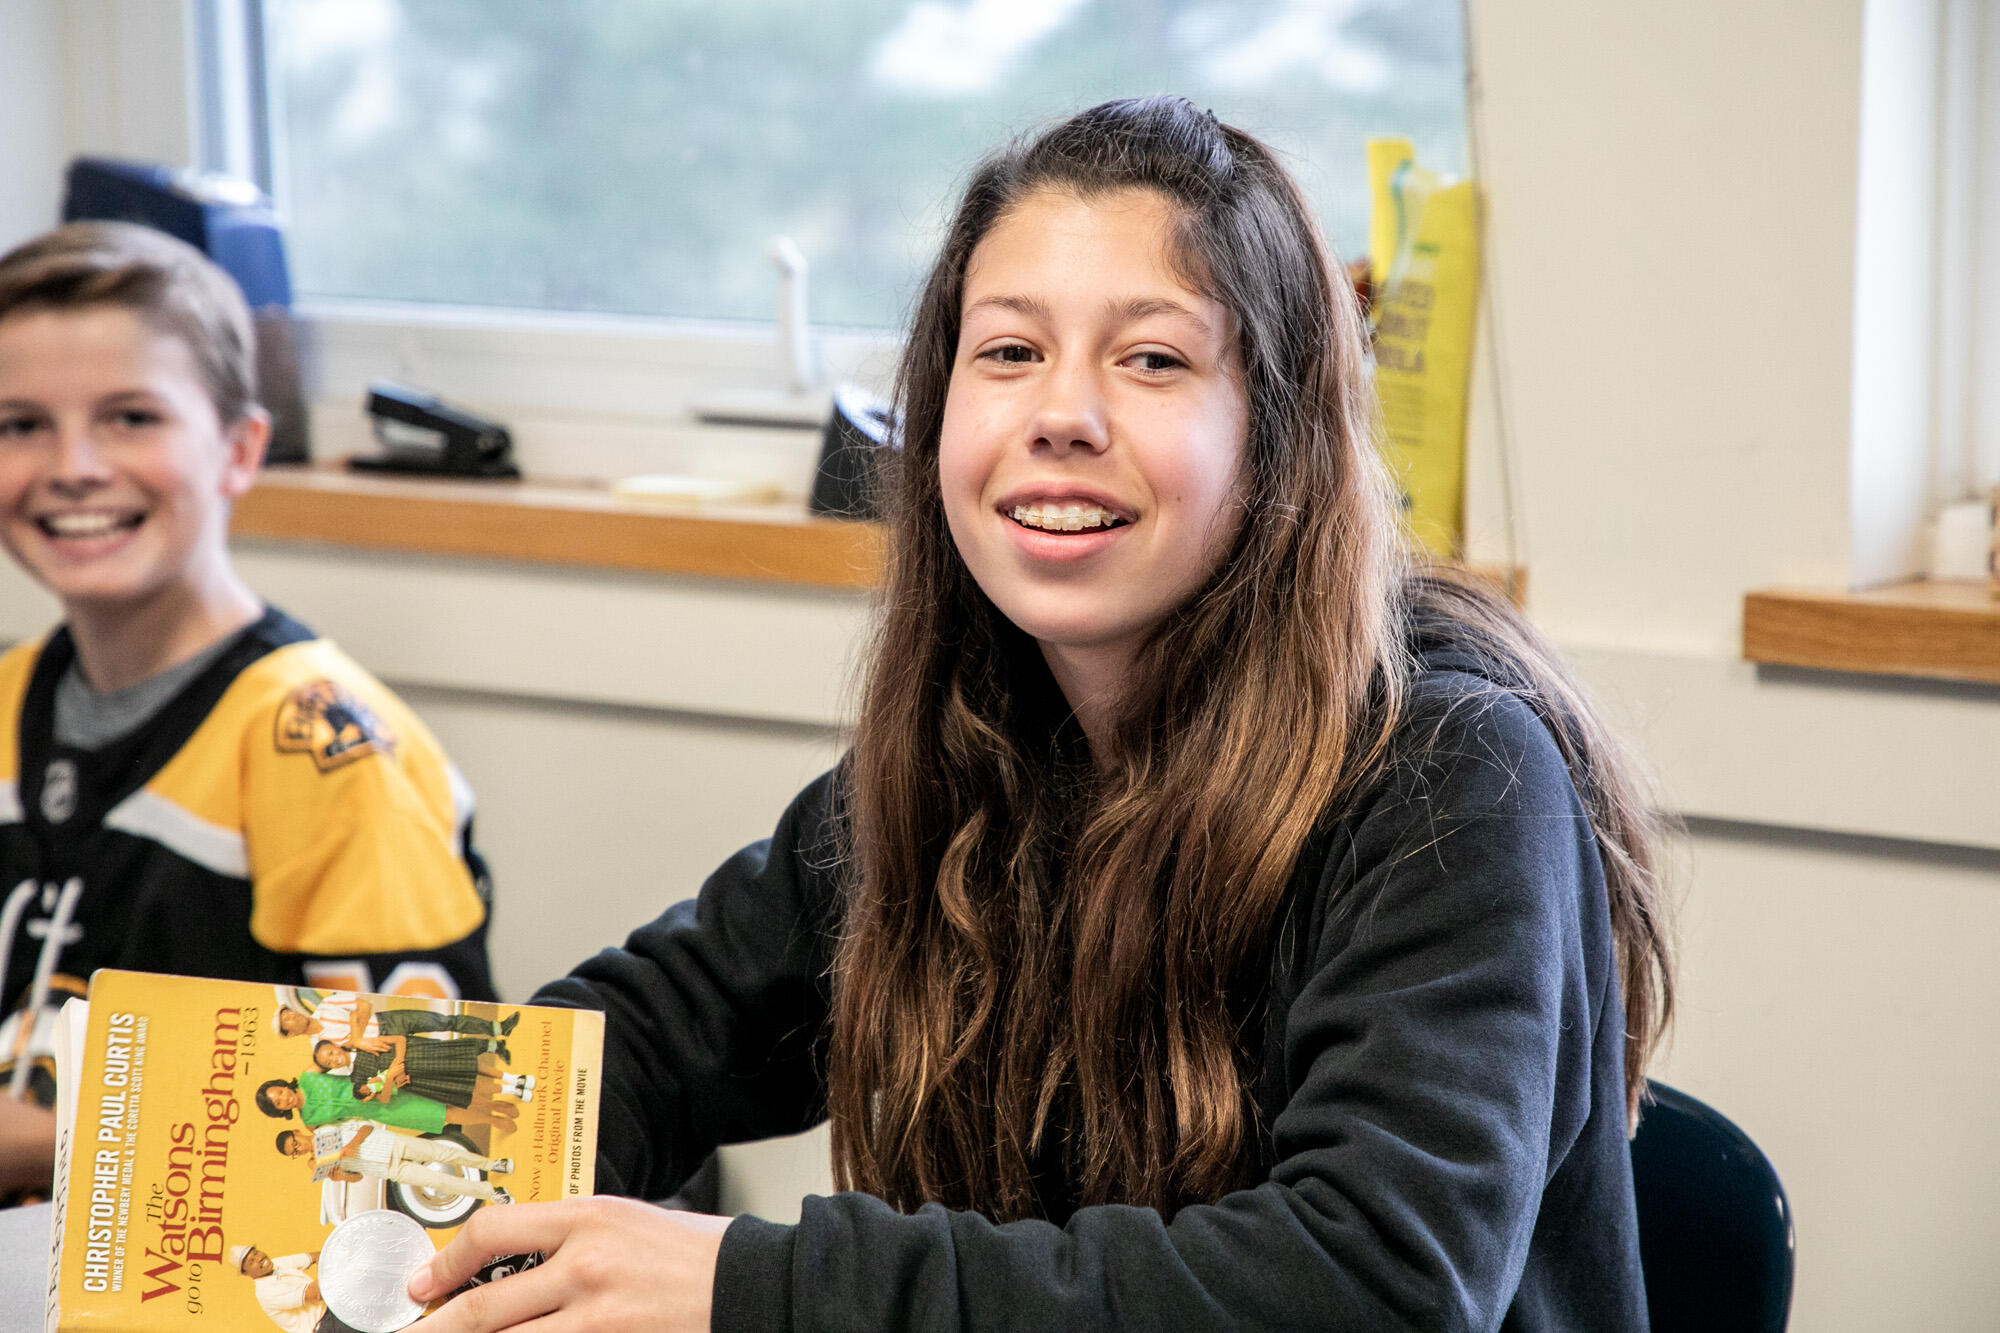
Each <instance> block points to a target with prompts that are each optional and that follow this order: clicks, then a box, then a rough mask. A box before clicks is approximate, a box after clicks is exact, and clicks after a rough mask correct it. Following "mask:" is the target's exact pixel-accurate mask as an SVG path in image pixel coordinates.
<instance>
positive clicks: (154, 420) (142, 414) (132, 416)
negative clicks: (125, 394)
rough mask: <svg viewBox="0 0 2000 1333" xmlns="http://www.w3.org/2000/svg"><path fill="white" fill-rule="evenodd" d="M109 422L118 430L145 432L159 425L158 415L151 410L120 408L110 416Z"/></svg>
mask: <svg viewBox="0 0 2000 1333" xmlns="http://www.w3.org/2000/svg"><path fill="white" fill-rule="evenodd" d="M111 421H112V424H113V425H115V426H117V427H118V428H119V429H120V430H145V429H146V428H147V427H149V426H157V425H159V424H160V414H159V413H158V412H155V411H153V410H152V409H151V408H145V407H121V408H119V409H118V410H117V411H116V412H113V413H112V414H111Z"/></svg>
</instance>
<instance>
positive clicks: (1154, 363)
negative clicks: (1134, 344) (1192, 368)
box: [1127, 352, 1187, 375]
mask: <svg viewBox="0 0 2000 1333" xmlns="http://www.w3.org/2000/svg"><path fill="white" fill-rule="evenodd" d="M1127 360H1129V361H1131V362H1132V363H1133V364H1135V365H1137V366H1138V368H1139V369H1140V370H1143V371H1147V372H1148V373H1151V374H1155V375H1158V374H1161V373H1163V372H1165V371H1169V370H1179V369H1180V368H1181V367H1182V366H1184V365H1186V364H1187V363H1186V362H1185V361H1182V360H1181V359H1180V358H1179V357H1177V356H1175V355H1173V354H1172V353H1171V352H1134V353H1133V354H1132V355H1131V356H1130V357H1128V358H1127Z"/></svg>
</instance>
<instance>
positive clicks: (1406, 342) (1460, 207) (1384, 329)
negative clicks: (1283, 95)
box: [1368, 139, 1479, 559]
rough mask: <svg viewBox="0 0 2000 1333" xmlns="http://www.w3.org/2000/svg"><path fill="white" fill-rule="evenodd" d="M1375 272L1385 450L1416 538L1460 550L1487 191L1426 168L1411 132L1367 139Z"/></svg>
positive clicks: (1444, 550)
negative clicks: (1482, 207) (1483, 194)
mask: <svg viewBox="0 0 2000 1333" xmlns="http://www.w3.org/2000/svg"><path fill="white" fill-rule="evenodd" d="M1368 176H1369V185H1370V188H1371V190H1372V191H1373V196H1374V213H1373V216H1372V219H1371V226H1370V232H1369V243H1370V246H1371V248H1372V252H1371V254H1370V256H1369V270H1370V272H1369V276H1370V278H1371V280H1372V282H1373V285H1374V291H1375V305H1374V310H1373V312H1372V317H1371V323H1372V325H1373V332H1374V345H1375V389H1376V393H1377V395H1378V397H1379V398H1380V399H1381V403H1382V427H1383V434H1384V440H1383V450H1384V453H1385V455H1386V457H1387V458H1388V461H1389V465H1390V468H1391V470H1392V471H1393V473H1394V474H1395V477H1396V480H1397V482H1398V484H1399V485H1400V486H1401V487H1402V492H1403V508H1404V514H1405V517H1406V518H1407V520H1408V523H1409V527H1410V530H1411V533H1412V535H1413V536H1414V537H1415V539H1416V540H1417V541H1418V542H1419V543H1421V544H1422V546H1423V547H1424V549H1425V550H1427V551H1429V552H1430V553H1431V554H1432V555H1434V556H1436V557H1438V558H1440V559H1451V558H1454V557H1456V556H1458V555H1459V554H1460V553H1461V548H1462V546H1463V540H1464V527H1465V517H1464V516H1465V415H1466V413H1465V408H1466V394H1467V385H1468V382H1469V379H1470V375H1471V369H1472V345H1473V343H1472V339H1473V327H1474V320H1475V318H1476V316H1477V310H1478V298H1479V197H1478V194H1477V193H1476V191H1475V190H1474V188H1473V184H1472V182H1471V181H1454V180H1451V179H1448V178H1446V177H1442V176H1439V175H1437V174H1436V173H1435V172H1431V171H1426V170H1425V169H1424V168H1422V167H1420V166H1418V165H1417V161H1416V155H1415V152H1414V150H1413V149H1412V148H1411V146H1410V143H1409V141H1408V140H1405V139H1374V140H1371V141H1370V142H1369V144H1368Z"/></svg>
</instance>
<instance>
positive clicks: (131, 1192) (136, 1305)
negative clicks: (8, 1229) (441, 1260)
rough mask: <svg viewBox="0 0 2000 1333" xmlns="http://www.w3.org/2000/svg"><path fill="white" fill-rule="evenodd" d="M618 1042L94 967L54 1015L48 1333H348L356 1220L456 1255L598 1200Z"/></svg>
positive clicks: (395, 1006)
mask: <svg viewBox="0 0 2000 1333" xmlns="http://www.w3.org/2000/svg"><path fill="white" fill-rule="evenodd" d="M603 1044H604V1027H603V1016H602V1015H600V1014H597V1013H593V1012H590V1011H588V1010H572V1009H549V1008H534V1007H528V1006H522V1005H505V1004H479V1003H471V1002H466V1001H443V1000H422V999H416V998H412V997H409V996H382V995H366V994H359V995H357V994H354V993H352V992H344V991H316V990H311V989H307V988H304V987H291V986H281V987H271V986H261V985H256V984H253V983H248V982H234V981H207V980H201V979H198V978H192V977H170V976H157V975H153V974H149V973H141V972H117V971H103V972H99V973H98V974H97V975H96V976H95V977H94V978H92V980H91V984H90V996H89V999H88V1001H87V1002H86V1001H82V1000H73V1001H71V1002H70V1003H69V1004H68V1005H67V1006H66V1007H65V1008H64V1009H63V1011H62V1013H61V1014H60V1015H59V1016H58V1018H57V1032H56V1050H57V1055H56V1079H57V1117H58V1122H59V1129H58V1134H57V1146H56V1183H55V1193H54V1207H53V1208H52V1210H51V1213H52V1216H51V1227H50V1231H51V1234H50V1255H49V1285H48V1307H47V1320H46V1323H45V1329H46V1330H47V1333H58V1330H65V1329H118V1330H135V1331H137V1330H148V1329H200V1328H210V1329H215V1330H217V1331H218V1333H222V1331H224V1330H227V1331H229V1333H235V1331H236V1330H254V1329H257V1328H260V1327H269V1326H271V1325H276V1326H277V1327H279V1328H282V1329H285V1330H287V1333H339V1330H340V1329H341V1327H342V1325H341V1324H340V1321H339V1319H338V1317H337V1314H333V1313H329V1312H328V1310H327V1308H326V1303H325V1301H324V1299H322V1295H321V1290H320V1278H321V1276H322V1275H321V1273H320V1271H319V1258H320V1251H321V1249H322V1248H323V1245H324V1243H325V1241H326V1238H327V1237H328V1235H329V1234H330V1233H331V1232H332V1231H333V1229H334V1228H335V1227H336V1226H337V1225H339V1224H340V1223H341V1222H343V1221H345V1220H346V1219H348V1218H352V1217H356V1216H358V1215H360V1214H363V1213H369V1212H373V1211H376V1210H389V1211H392V1212H395V1213H399V1214H402V1215H403V1216H405V1217H407V1218H410V1219H413V1220H414V1221H415V1222H416V1223H417V1224H419V1225H420V1226H421V1227H422V1228H423V1230H424V1233H425V1234H427V1235H428V1236H429V1238H430V1240H431V1242H432V1243H433V1245H434V1246H442V1245H444V1244H445V1242H447V1241H448V1240H450V1239H451V1237H452V1236H454V1235H455V1234H457V1231H458V1228H459V1227H460V1226H462V1225H463V1224H464V1223H465V1221H466V1219H467V1218H469V1217H470V1216H471V1215H472V1214H473V1213H474V1212H476V1211H477V1210H479V1209H481V1208H491V1207H504V1206H506V1205H508V1204H512V1203H529V1202H540V1201H545V1200H552V1199H561V1198H568V1197H572V1196H575V1195H583V1194H589V1193H590V1192H591V1188H592V1177H593V1171H594V1166H595V1162H596V1156H597V1081H598V1075H599V1070H600V1066H601V1061H602V1056H603ZM402 1225H405V1226H407V1224H402Z"/></svg>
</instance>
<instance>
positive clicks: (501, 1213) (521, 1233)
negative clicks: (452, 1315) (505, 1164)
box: [410, 1201, 577, 1301]
mask: <svg viewBox="0 0 2000 1333" xmlns="http://www.w3.org/2000/svg"><path fill="white" fill-rule="evenodd" d="M576 1207H577V1205H576V1204H575V1203H571V1202H568V1201H564V1202H561V1203H517V1204H513V1205H510V1206H508V1207H504V1208H481V1209H480V1210H479V1211H478V1212H476V1213H474V1214H473V1215H472V1216H471V1217H470V1218H469V1219H467V1221H466V1223H465V1225H464V1227H462V1228H460V1230H459V1233H458V1234H457V1235H456V1236H454V1237H452V1239H451V1243H450V1244H449V1245H447V1246H445V1247H444V1248H443V1249H442V1250H439V1251H438V1252H437V1256H436V1257H435V1258H433V1259H432V1260H431V1261H430V1263H428V1264H426V1265H425V1266H424V1267H423V1268H421V1269H419V1270H418V1271H417V1275H416V1276H415V1277H413V1278H411V1279H410V1298H411V1299H412V1300H419V1301H434V1300H436V1299H437V1298H438V1297H440V1296H444V1295H447V1294H449V1293H450V1292H454V1291H457V1290H458V1289H459V1288H460V1287H462V1286H464V1285H465V1283H466V1281H467V1279H469V1278H470V1277H471V1276H472V1275H473V1274H474V1273H477V1272H478V1271H479V1268H480V1265H482V1264H484V1263H485V1262H486V1261H487V1260H488V1259H491V1258H493V1257H494V1256H496V1255H501V1254H529V1253H532V1252H533V1251H535V1250H540V1251H541V1252H542V1253H544V1254H547V1255H553V1254H554V1253H555V1252H556V1250H557V1249H558V1248H560V1247H561V1245H562V1243H563V1241H564V1240H565V1239H566V1238H567V1237H568V1235H569V1230H570V1227H571V1226H572V1225H573V1223H574V1221H575V1217H574V1214H575V1211H576ZM540 1271H541V1269H540V1268H532V1269H529V1270H528V1272H529V1273H536V1272H540ZM527 1275H528V1274H526V1273H523V1274H519V1275H518V1276H521V1277H526V1276H527ZM513 1280H514V1279H513V1278H511V1277H510V1278H504V1279H502V1281H501V1282H500V1283H495V1284H493V1285H496V1286H498V1285H504V1284H505V1283H507V1282H511V1281H513Z"/></svg>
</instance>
